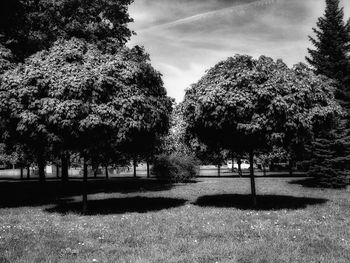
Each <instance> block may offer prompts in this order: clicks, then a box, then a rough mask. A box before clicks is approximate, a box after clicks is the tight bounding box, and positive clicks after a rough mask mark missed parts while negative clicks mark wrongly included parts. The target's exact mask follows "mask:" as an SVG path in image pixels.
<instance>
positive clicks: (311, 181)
mask: <svg viewBox="0 0 350 263" xmlns="http://www.w3.org/2000/svg"><path fill="white" fill-rule="evenodd" d="M288 183H289V184H297V185H301V186H303V187H308V188H324V187H322V186H321V185H320V181H319V180H317V179H316V178H313V177H309V178H303V179H299V180H293V181H290V182H288Z"/></svg>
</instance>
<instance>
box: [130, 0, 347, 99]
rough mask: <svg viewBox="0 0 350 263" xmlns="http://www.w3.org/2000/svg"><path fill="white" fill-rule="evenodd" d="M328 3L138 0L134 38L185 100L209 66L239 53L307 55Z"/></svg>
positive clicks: (134, 9) (173, 90) (312, 0)
mask: <svg viewBox="0 0 350 263" xmlns="http://www.w3.org/2000/svg"><path fill="white" fill-rule="evenodd" d="M348 2H350V1H347V0H346V1H344V4H345V5H346V6H345V13H346V15H348V16H349V15H350V3H348ZM323 9H324V0H152V1H150V0H135V4H134V5H133V6H132V7H131V10H130V13H131V16H132V17H134V19H135V23H133V24H132V25H131V27H132V29H134V30H135V31H136V33H137V35H136V36H134V37H133V38H132V40H131V42H130V43H129V44H130V45H135V44H138V45H143V46H145V48H146V50H147V51H148V52H149V53H150V55H151V59H152V63H153V64H154V66H155V67H156V68H157V69H158V70H160V71H161V72H162V74H163V76H164V82H165V86H166V88H167V90H168V93H169V95H170V96H172V97H175V98H176V99H177V100H178V101H181V100H182V99H183V95H184V90H185V88H187V87H188V86H189V85H190V84H191V83H194V82H196V81H198V79H199V78H200V77H201V76H202V75H203V74H204V73H205V70H206V69H208V68H210V67H212V66H213V65H214V64H215V63H217V62H218V61H220V60H222V59H225V58H226V57H228V56H232V55H234V54H235V53H243V54H249V55H252V56H255V57H257V56H259V55H261V54H264V55H268V56H271V57H273V58H282V59H283V60H284V61H286V62H287V63H288V64H294V63H296V62H299V61H304V57H305V55H306V49H307V47H308V46H309V45H310V44H309V42H308V37H307V36H308V35H310V34H312V29H311V28H312V27H313V26H315V23H316V19H317V17H319V16H321V15H322V13H323Z"/></svg>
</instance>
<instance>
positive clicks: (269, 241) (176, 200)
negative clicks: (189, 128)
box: [0, 178, 350, 263]
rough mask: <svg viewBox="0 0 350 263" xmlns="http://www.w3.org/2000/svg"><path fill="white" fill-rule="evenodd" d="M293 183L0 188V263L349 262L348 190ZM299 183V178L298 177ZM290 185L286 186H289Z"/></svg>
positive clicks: (226, 180)
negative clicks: (85, 196) (254, 197)
mask: <svg viewBox="0 0 350 263" xmlns="http://www.w3.org/2000/svg"><path fill="white" fill-rule="evenodd" d="M295 180H296V179H290V178H283V179H279V178H259V179H257V189H258V194H259V195H260V197H259V199H258V201H259V206H258V207H257V208H256V209H254V210H252V209H251V208H250V206H249V195H248V194H249V180H248V179H243V178H239V179H238V178H235V179H232V178H223V179H215V178H210V179H199V180H198V182H197V183H191V184H187V185H182V184H179V185H174V186H171V185H161V184H159V183H156V182H153V181H147V180H144V179H142V180H139V181H135V180H131V179H124V180H123V181H122V180H112V181H110V182H108V187H106V183H105V182H104V181H96V182H95V183H94V185H91V186H90V192H91V194H90V195H89V200H90V202H89V215H87V216H82V215H80V214H79V211H80V200H81V198H80V196H79V195H78V192H79V188H80V183H79V182H73V183H71V184H70V185H69V186H67V187H65V188H64V189H65V191H62V188H61V187H60V185H59V184H58V183H57V182H48V183H47V186H46V187H45V189H46V190H40V188H39V186H38V185H37V184H36V183H34V182H28V183H5V182H2V183H0V197H1V199H0V207H1V208H0V262H1V263H4V262H84V263H85V262H132V263H134V262H140V263H141V262H142V263H146V262H203V263H204V262H240V263H243V262H245V263H248V262H260V263H263V262H264V263H270V262H308V263H309V262H327V263H328V262H344V263H345V262H350V191H349V189H348V190H323V189H313V188H305V187H303V186H301V185H300V184H297V183H295V182H294V183H293V182H292V181H295ZM298 180H300V179H298ZM291 182H292V183H291Z"/></svg>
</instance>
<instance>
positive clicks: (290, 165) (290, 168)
mask: <svg viewBox="0 0 350 263" xmlns="http://www.w3.org/2000/svg"><path fill="white" fill-rule="evenodd" d="M289 176H293V161H292V159H290V160H289Z"/></svg>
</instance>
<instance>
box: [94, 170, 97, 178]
mask: <svg viewBox="0 0 350 263" xmlns="http://www.w3.org/2000/svg"><path fill="white" fill-rule="evenodd" d="M97 169H98V168H96V169H94V177H95V178H97Z"/></svg>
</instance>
